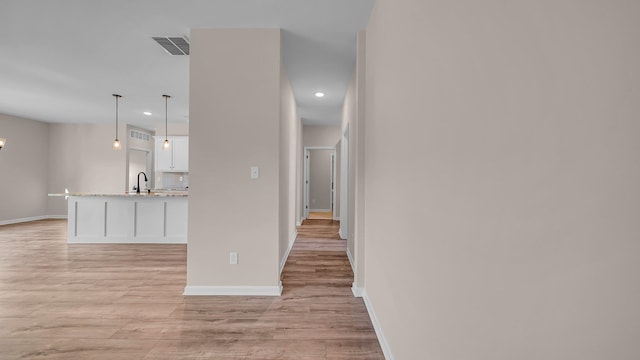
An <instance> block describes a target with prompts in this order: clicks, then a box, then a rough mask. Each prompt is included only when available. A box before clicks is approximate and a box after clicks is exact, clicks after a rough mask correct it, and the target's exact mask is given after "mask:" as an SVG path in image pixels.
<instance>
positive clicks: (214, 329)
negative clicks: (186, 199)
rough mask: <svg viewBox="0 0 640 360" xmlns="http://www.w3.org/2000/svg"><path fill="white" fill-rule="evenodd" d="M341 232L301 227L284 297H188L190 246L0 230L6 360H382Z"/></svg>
mask: <svg viewBox="0 0 640 360" xmlns="http://www.w3.org/2000/svg"><path fill="white" fill-rule="evenodd" d="M337 228H338V222H334V221H331V220H312V221H305V222H304V223H303V226H301V227H300V228H299V236H298V239H297V240H296V244H295V245H294V248H293V249H292V251H291V254H290V256H289V260H288V261H287V264H286V266H285V269H284V271H283V274H282V280H283V285H284V292H283V294H282V296H281V297H235V296H234V297H183V296H182V291H183V289H184V285H185V277H186V246H185V245H147V244H145V245H121V244H118V245H100V244H88V245H80V244H73V245H70V244H67V243H66V221H64V220H43V221H35V222H31V223H24V224H16V225H7V226H0V359H3V360H4V359H116V360H117V359H127V360H131V359H301V360H303V359H336V360H337V359H384V357H383V355H382V351H381V349H380V346H379V344H378V341H377V338H376V335H375V332H374V330H373V328H372V325H371V322H370V320H369V317H368V315H367V312H366V309H365V307H364V304H363V302H362V299H358V298H354V297H353V295H352V294H351V290H350V286H351V282H352V281H353V274H352V272H351V267H350V265H349V262H348V260H347V257H346V255H345V241H344V240H339V239H338V236H337Z"/></svg>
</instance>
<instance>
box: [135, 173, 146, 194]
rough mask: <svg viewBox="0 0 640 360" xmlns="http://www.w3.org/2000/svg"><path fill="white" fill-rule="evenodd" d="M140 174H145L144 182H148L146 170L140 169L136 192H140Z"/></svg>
mask: <svg viewBox="0 0 640 360" xmlns="http://www.w3.org/2000/svg"><path fill="white" fill-rule="evenodd" d="M140 174H142V175H144V182H145V183H146V182H147V181H148V180H147V174H145V173H144V171H140V172H139V173H138V187H137V188H136V194H140Z"/></svg>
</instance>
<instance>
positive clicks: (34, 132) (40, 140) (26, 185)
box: [0, 114, 49, 223]
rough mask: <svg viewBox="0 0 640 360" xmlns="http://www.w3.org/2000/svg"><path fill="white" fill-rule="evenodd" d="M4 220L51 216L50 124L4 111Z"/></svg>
mask: <svg viewBox="0 0 640 360" xmlns="http://www.w3.org/2000/svg"><path fill="white" fill-rule="evenodd" d="M0 137H2V138H6V139H7V144H6V146H5V147H4V148H3V149H2V150H0V199H1V200H0V204H1V205H0V223H2V222H11V221H12V220H18V219H25V218H32V217H38V216H45V215H48V213H47V179H48V176H49V165H48V162H47V156H46V154H47V151H48V148H49V125H48V124H46V123H43V122H40V121H35V120H28V119H23V118H18V117H14V116H9V115H2V114H0Z"/></svg>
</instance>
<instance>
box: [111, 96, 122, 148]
mask: <svg viewBox="0 0 640 360" xmlns="http://www.w3.org/2000/svg"><path fill="white" fill-rule="evenodd" d="M113 96H114V97H115V98H116V140H118V99H119V98H121V97H122V96H121V95H118V94H113Z"/></svg>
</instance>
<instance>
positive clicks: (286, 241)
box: [279, 64, 302, 266]
mask: <svg viewBox="0 0 640 360" xmlns="http://www.w3.org/2000/svg"><path fill="white" fill-rule="evenodd" d="M301 126H302V124H301V122H300V118H299V117H298V110H297V107H296V100H295V97H294V96H293V89H292V88H291V83H290V82H289V78H288V77H287V73H286V71H285V69H284V66H283V65H282V64H281V65H280V185H279V187H280V199H279V201H280V214H279V216H280V251H279V261H280V264H281V266H283V264H284V263H283V262H284V261H286V259H285V256H286V255H287V249H288V248H289V246H290V245H292V244H293V242H292V240H295V235H296V219H297V218H296V203H297V198H296V197H297V188H296V175H297V168H296V166H297V164H298V158H299V157H300V153H299V152H298V141H299V139H298V133H299V130H298V129H299V128H300V127H301Z"/></svg>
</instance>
